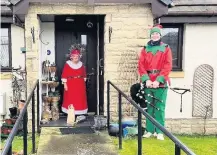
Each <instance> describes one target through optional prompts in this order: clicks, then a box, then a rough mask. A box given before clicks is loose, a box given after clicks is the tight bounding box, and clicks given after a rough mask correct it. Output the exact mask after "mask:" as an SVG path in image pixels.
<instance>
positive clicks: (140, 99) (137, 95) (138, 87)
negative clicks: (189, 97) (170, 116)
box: [130, 83, 191, 112]
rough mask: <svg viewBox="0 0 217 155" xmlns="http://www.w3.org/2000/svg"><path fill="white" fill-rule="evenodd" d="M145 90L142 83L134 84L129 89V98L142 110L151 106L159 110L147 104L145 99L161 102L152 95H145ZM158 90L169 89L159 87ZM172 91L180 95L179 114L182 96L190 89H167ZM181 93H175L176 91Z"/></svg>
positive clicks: (149, 103)
mask: <svg viewBox="0 0 217 155" xmlns="http://www.w3.org/2000/svg"><path fill="white" fill-rule="evenodd" d="M145 88H146V86H145V85H144V84H143V83H136V84H133V85H132V86H131V87H130V96H131V97H132V99H133V100H134V101H135V102H136V103H137V104H139V105H140V107H141V108H144V109H145V110H147V105H150V106H152V107H153V108H155V109H156V110H160V109H159V108H157V107H156V106H155V105H154V103H151V102H148V100H147V99H146V97H151V98H152V99H153V100H155V101H158V102H163V101H161V100H160V99H158V98H156V97H154V95H153V94H146V93H145V91H144V89H145ZM160 88H169V87H160ZM169 89H171V90H172V91H174V92H175V93H178V94H180V95H181V105H180V112H182V96H183V94H185V93H186V92H188V91H189V92H190V91H191V90H190V89H185V88H177V87H174V88H169ZM180 90H181V91H183V92H182V93H180V92H177V91H180Z"/></svg>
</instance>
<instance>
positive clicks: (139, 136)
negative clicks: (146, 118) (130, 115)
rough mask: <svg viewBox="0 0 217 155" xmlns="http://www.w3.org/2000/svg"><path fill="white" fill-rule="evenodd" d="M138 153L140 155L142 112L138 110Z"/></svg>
mask: <svg viewBox="0 0 217 155" xmlns="http://www.w3.org/2000/svg"><path fill="white" fill-rule="evenodd" d="M138 155H142V114H141V112H140V111H138Z"/></svg>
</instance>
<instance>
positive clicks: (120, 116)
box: [118, 92, 122, 149]
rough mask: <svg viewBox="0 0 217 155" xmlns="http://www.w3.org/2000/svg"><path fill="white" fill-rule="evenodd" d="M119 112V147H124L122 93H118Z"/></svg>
mask: <svg viewBox="0 0 217 155" xmlns="http://www.w3.org/2000/svg"><path fill="white" fill-rule="evenodd" d="M118 113H119V149H122V104H121V93H120V92H119V93H118Z"/></svg>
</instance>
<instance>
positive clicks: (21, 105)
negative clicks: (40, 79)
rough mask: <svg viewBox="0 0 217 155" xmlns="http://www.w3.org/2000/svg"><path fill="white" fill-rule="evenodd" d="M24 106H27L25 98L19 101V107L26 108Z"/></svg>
mask: <svg viewBox="0 0 217 155" xmlns="http://www.w3.org/2000/svg"><path fill="white" fill-rule="evenodd" d="M24 106H25V101H24V100H20V101H19V102H18V109H20V110H21V109H23V108H24Z"/></svg>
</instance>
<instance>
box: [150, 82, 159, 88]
mask: <svg viewBox="0 0 217 155" xmlns="http://www.w3.org/2000/svg"><path fill="white" fill-rule="evenodd" d="M159 84H160V83H159V82H158V81H154V82H153V83H152V87H153V88H158V87H159Z"/></svg>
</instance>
